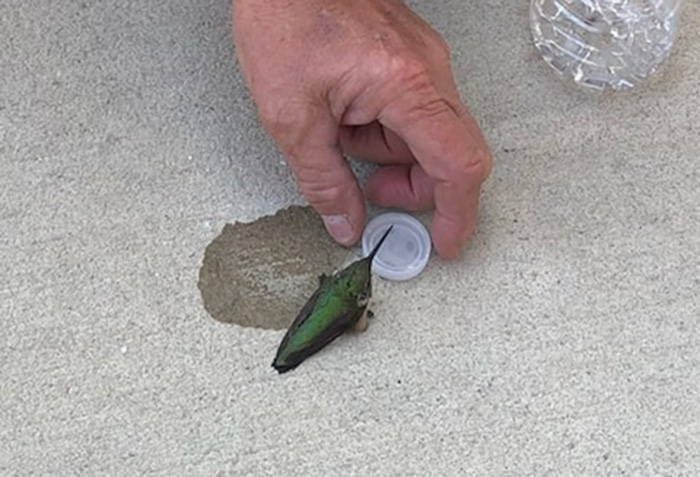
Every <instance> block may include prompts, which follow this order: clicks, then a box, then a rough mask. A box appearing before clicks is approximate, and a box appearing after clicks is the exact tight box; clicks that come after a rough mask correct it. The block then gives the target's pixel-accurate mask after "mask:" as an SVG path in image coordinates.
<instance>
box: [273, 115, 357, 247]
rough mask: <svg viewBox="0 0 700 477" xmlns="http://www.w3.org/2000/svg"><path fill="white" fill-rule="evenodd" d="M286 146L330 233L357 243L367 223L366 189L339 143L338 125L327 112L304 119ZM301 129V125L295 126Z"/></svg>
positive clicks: (344, 241) (343, 241) (346, 242)
mask: <svg viewBox="0 0 700 477" xmlns="http://www.w3.org/2000/svg"><path fill="white" fill-rule="evenodd" d="M301 124H302V125H301V126H299V129H298V130H301V131H304V132H303V134H301V135H295V137H294V138H293V140H292V142H291V144H289V143H288V144H289V146H288V147H286V148H285V147H283V150H286V154H287V157H288V161H289V165H290V167H291V169H292V171H293V173H294V175H295V177H296V179H297V183H298V184H299V188H300V189H301V191H302V193H303V195H304V197H305V198H306V200H307V201H308V203H309V205H311V207H313V208H314V210H316V211H317V212H318V213H319V214H320V215H321V218H322V219H323V223H324V225H325V227H326V230H327V231H328V233H329V234H330V235H331V236H332V237H333V238H334V239H335V240H336V241H337V242H339V243H341V244H343V245H346V246H350V245H353V244H355V243H356V242H357V241H358V239H359V238H360V235H361V234H362V230H363V227H364V223H365V207H364V200H363V196H362V192H361V191H360V187H359V185H358V183H357V179H356V178H355V175H354V174H353V173H352V170H351V169H350V167H349V165H348V163H347V162H346V160H345V159H344V158H343V156H342V154H341V151H340V148H339V146H338V126H337V124H336V123H335V122H334V121H333V119H332V117H331V116H330V115H329V114H328V115H327V114H325V113H324V112H320V113H317V114H315V117H313V118H311V120H310V121H304V120H303V119H302V123H301ZM295 130H297V129H295Z"/></svg>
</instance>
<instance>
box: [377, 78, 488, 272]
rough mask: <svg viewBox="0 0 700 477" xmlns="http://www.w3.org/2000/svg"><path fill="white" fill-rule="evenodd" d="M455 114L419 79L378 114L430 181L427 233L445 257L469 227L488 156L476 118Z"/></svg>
mask: <svg viewBox="0 0 700 477" xmlns="http://www.w3.org/2000/svg"><path fill="white" fill-rule="evenodd" d="M464 111H466V110H464ZM460 113H461V112H460V111H456V110H455V109H454V108H452V107H451V106H450V105H449V103H448V102H447V101H445V100H444V99H442V97H441V96H440V95H439V94H438V93H437V91H436V90H435V89H434V88H433V87H432V86H431V85H430V84H429V83H425V84H423V85H421V87H419V88H414V89H411V88H409V89H407V90H405V93H404V94H402V95H400V96H398V97H397V98H396V100H395V101H392V103H391V104H390V105H389V106H387V107H386V108H385V109H384V110H383V111H382V115H381V119H380V120H381V122H382V123H383V124H384V125H385V126H387V127H389V128H390V129H392V130H394V131H396V133H397V134H398V135H399V136H401V137H402V138H403V139H404V140H405V141H406V144H407V145H408V147H409V148H410V149H411V151H412V152H413V155H414V156H415V157H416V160H417V161H418V162H419V163H420V164H421V166H422V167H423V169H424V170H425V172H426V173H427V174H428V175H429V176H430V177H432V178H433V179H434V180H435V216H434V218H433V224H432V236H433V242H434V244H435V248H436V250H437V251H438V253H439V254H440V255H441V256H443V257H446V258H452V257H455V256H457V255H458V254H459V252H460V250H461V248H462V246H463V245H464V243H465V242H466V240H467V238H468V237H469V235H470V234H471V233H472V232H473V230H474V227H475V224H476V219H477V212H478V199H479V191H480V187H481V184H482V182H483V181H484V180H485V179H486V176H487V175H488V172H489V169H490V160H491V159H490V155H489V152H488V148H487V146H486V142H485V140H484V138H483V136H482V135H481V132H480V131H479V129H478V127H477V126H476V122H475V121H473V119H472V118H470V117H468V114H467V115H466V116H463V115H462V114H460ZM464 114H466V113H464Z"/></svg>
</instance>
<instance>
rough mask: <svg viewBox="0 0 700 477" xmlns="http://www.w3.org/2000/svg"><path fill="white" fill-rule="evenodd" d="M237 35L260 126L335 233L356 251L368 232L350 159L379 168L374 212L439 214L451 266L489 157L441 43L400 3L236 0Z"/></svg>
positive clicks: (439, 232)
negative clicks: (384, 209)
mask: <svg viewBox="0 0 700 477" xmlns="http://www.w3.org/2000/svg"><path fill="white" fill-rule="evenodd" d="M233 28H234V39H235V44H236V53H237V56H238V59H239V62H240V65H241V68H242V71H243V74H244V77H245V80H246V82H247V83H248V86H249V88H250V90H251V93H252V95H253V98H254V100H255V102H256V106H257V108H258V111H259V114H260V117H261V120H262V123H263V125H264V127H265V129H266V130H267V131H268V132H269V133H270V135H271V136H272V137H273V138H274V140H275V141H276V143H277V145H278V146H279V148H280V149H281V151H282V153H283V154H284V155H285V157H286V159H287V162H288V163H289V165H290V168H291V169H292V172H293V173H294V175H295V177H296V180H297V182H298V184H299V187H300V189H301V191H302V193H303V194H304V197H305V198H306V200H307V201H308V202H309V204H310V205H311V206H312V207H313V208H314V209H315V210H316V211H317V212H318V213H319V214H320V215H321V217H322V218H323V221H324V223H325V226H326V229H327V230H328V232H329V233H330V234H331V235H332V236H333V237H334V238H335V239H336V240H337V241H338V242H340V243H342V244H344V245H352V244H354V243H355V242H357V240H358V239H359V238H360V236H361V234H362V230H363V227H364V223H365V207H364V200H363V195H362V192H361V191H360V187H359V185H358V183H357V180H356V178H355V176H354V175H353V173H352V170H351V169H350V167H349V165H348V164H347V162H346V161H345V159H344V157H343V154H348V155H352V156H354V157H359V158H363V159H365V160H369V161H372V162H375V163H377V164H380V165H381V166H382V167H380V168H379V169H378V170H377V171H376V172H375V173H374V174H373V175H372V176H371V177H370V178H369V180H368V183H367V187H366V194H367V197H368V198H369V200H370V201H372V202H373V203H375V204H376V205H379V206H382V207H396V208H400V209H404V210H411V211H420V210H430V209H432V208H434V209H435V212H434V215H433V221H432V225H431V235H432V240H433V244H434V245H435V248H436V250H437V252H438V253H439V254H440V255H441V256H442V257H445V258H453V257H456V256H457V255H458V254H459V253H460V250H461V248H462V246H463V245H464V243H465V242H466V241H467V239H468V238H469V236H470V235H471V233H472V232H473V230H474V229H475V227H476V222H477V213H478V203H479V191H480V188H481V184H482V183H483V181H484V180H486V178H487V177H488V175H489V173H490V170H491V156H490V153H489V150H488V147H487V145H486V142H485V140H484V138H483V136H482V133H481V131H480V130H479V127H478V125H477V123H476V121H475V120H474V119H473V118H472V117H471V115H470V114H469V113H468V112H467V109H466V107H465V106H464V104H463V103H462V101H461V100H460V97H459V93H458V92H457V88H456V86H455V83H454V79H453V77H452V73H451V68H450V58H449V51H448V47H447V45H446V43H445V42H444V40H443V39H442V38H441V37H440V36H439V35H438V34H437V33H436V32H435V31H434V30H433V29H432V28H430V26H428V25H427V24H426V23H425V22H424V21H423V20H421V19H420V18H419V17H418V16H417V15H415V14H414V13H413V12H412V11H411V10H410V9H409V8H408V7H406V6H405V5H404V4H403V3H402V2H401V1H400V0H353V1H352V2H348V1H345V0H306V1H304V2H294V1H286V0H234V1H233Z"/></svg>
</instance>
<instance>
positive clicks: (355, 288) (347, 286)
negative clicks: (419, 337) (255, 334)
mask: <svg viewBox="0 0 700 477" xmlns="http://www.w3.org/2000/svg"><path fill="white" fill-rule="evenodd" d="M391 229H392V227H389V229H388V230H387V231H386V232H384V235H382V238H381V239H380V240H379V242H378V243H377V245H375V247H374V249H373V250H372V251H371V252H370V253H369V255H367V256H366V257H365V258H363V259H361V260H357V261H355V262H353V263H351V264H350V265H348V266H347V267H346V268H344V269H343V270H340V271H339V272H337V273H335V274H333V276H330V277H328V276H326V275H321V276H320V277H319V287H318V289H317V290H316V291H315V292H314V294H313V295H311V298H309V301H307V302H306V305H304V307H303V308H302V309H301V311H300V312H299V315H297V317H296V319H295V320H294V322H293V323H292V325H291V326H290V327H289V329H288V330H287V333H286V334H285V335H284V338H283V339H282V342H281V343H280V345H279V348H278V350H277V356H275V360H274V361H273V362H272V367H273V368H275V369H276V370H277V371H278V372H279V373H280V374H282V373H286V372H287V371H290V370H292V369H294V368H296V367H297V366H299V365H300V364H301V363H302V362H303V361H304V360H305V359H306V358H308V357H309V356H311V355H312V354H314V353H316V352H318V351H319V350H321V349H322V348H323V347H325V346H326V345H327V344H329V343H330V342H331V341H333V340H334V339H336V338H337V337H338V336H340V335H342V334H343V333H344V332H345V331H347V330H348V329H350V328H352V327H354V328H355V329H356V330H358V331H364V330H365V329H366V328H367V317H366V316H365V311H366V310H367V304H368V303H369V299H370V297H371V296H372V272H371V269H372V260H373V259H374V256H375V255H376V254H377V251H378V250H379V247H381V246H382V244H383V243H384V240H386V237H387V236H388V235H389V232H391Z"/></svg>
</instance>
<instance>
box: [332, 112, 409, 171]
mask: <svg viewBox="0 0 700 477" xmlns="http://www.w3.org/2000/svg"><path fill="white" fill-rule="evenodd" d="M339 139H340V147H341V149H342V150H343V151H344V152H345V153H347V154H349V155H351V156H353V157H357V158H358V159H362V160H369V161H372V162H375V163H378V164H410V163H413V162H415V158H414V157H413V154H412V153H411V150H410V149H409V148H408V146H407V145H406V143H405V142H404V140H403V139H401V138H400V137H399V136H398V135H397V134H396V133H394V132H393V131H391V130H390V129H388V128H386V127H384V126H383V125H382V124H380V123H379V122H377V121H374V122H371V123H369V124H366V125H362V126H343V127H341V128H340V136H339Z"/></svg>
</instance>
